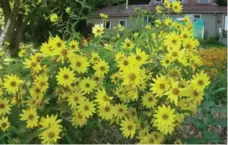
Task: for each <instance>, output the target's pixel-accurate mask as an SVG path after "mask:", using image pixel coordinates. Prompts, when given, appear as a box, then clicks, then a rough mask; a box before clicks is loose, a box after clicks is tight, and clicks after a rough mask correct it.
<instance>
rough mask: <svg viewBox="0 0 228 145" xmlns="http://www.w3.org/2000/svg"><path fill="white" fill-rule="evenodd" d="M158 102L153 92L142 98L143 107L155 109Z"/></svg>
mask: <svg viewBox="0 0 228 145" xmlns="http://www.w3.org/2000/svg"><path fill="white" fill-rule="evenodd" d="M157 102H158V100H157V98H156V96H155V95H154V93H152V92H147V93H146V94H145V95H143V97H142V104H143V106H145V107H147V108H154V107H155V105H156V104H157Z"/></svg>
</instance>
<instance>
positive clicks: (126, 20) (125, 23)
mask: <svg viewBox="0 0 228 145" xmlns="http://www.w3.org/2000/svg"><path fill="white" fill-rule="evenodd" d="M121 21H123V22H125V26H123V27H125V28H126V27H127V20H124V19H120V20H119V24H120V22H121ZM120 25H121V24H120ZM121 26H122V25H121Z"/></svg>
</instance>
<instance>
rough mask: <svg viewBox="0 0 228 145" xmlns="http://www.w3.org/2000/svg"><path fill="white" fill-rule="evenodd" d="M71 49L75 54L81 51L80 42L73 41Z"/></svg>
mask: <svg viewBox="0 0 228 145" xmlns="http://www.w3.org/2000/svg"><path fill="white" fill-rule="evenodd" d="M69 45H70V49H71V50H73V51H74V52H76V51H79V42H78V41H75V40H72V41H70V44H69Z"/></svg>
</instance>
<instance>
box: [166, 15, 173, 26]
mask: <svg viewBox="0 0 228 145" xmlns="http://www.w3.org/2000/svg"><path fill="white" fill-rule="evenodd" d="M164 24H165V25H166V26H170V25H171V24H172V19H171V18H170V17H166V18H165V20H164Z"/></svg>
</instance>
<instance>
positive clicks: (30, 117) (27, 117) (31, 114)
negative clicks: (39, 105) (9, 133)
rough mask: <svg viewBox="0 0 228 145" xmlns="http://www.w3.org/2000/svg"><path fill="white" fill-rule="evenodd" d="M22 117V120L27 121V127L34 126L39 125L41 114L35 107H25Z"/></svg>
mask: <svg viewBox="0 0 228 145" xmlns="http://www.w3.org/2000/svg"><path fill="white" fill-rule="evenodd" d="M20 117H21V119H20V120H23V121H26V123H27V126H26V127H27V128H34V127H36V126H37V125H38V119H39V116H38V115H37V112H36V109H34V108H28V109H26V110H25V109H23V110H22V114H20Z"/></svg>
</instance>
